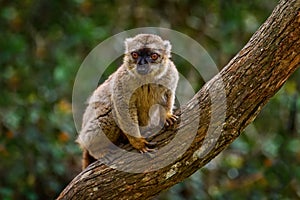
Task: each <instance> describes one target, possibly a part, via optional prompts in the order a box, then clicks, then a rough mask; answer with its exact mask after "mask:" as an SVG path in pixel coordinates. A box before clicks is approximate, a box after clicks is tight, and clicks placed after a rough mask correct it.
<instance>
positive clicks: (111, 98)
mask: <svg viewBox="0 0 300 200" xmlns="http://www.w3.org/2000/svg"><path fill="white" fill-rule="evenodd" d="M170 58H171V44H170V42H169V41H167V40H162V39H161V38H160V37H159V36H157V35H153V34H139V35H136V36H135V37H133V38H127V39H126V40H125V55H124V59H123V64H122V65H121V66H120V67H119V68H118V69H117V71H116V72H114V73H113V74H112V75H111V76H110V77H109V78H108V79H107V80H106V81H105V82H104V83H103V84H101V85H100V86H99V87H98V88H97V89H96V90H95V91H94V92H93V94H92V96H91V97H90V99H89V101H88V106H87V108H86V110H85V113H84V115H83V123H82V129H81V131H80V134H79V136H78V139H77V142H78V143H79V144H80V146H81V148H82V149H83V161H82V165H83V166H82V167H83V169H84V168H86V167H87V166H88V165H89V164H90V163H91V162H93V161H95V160H96V159H99V158H101V157H102V156H103V155H104V154H105V152H99V151H101V148H100V146H101V145H107V142H103V141H104V140H105V139H103V138H100V137H101V136H99V133H100V132H103V133H104V134H105V135H106V136H107V138H108V139H109V140H110V141H111V142H113V143H115V142H117V141H118V140H119V139H120V138H121V137H123V136H125V138H127V139H128V141H129V143H130V144H131V145H132V146H133V147H134V148H135V149H137V150H138V151H139V152H141V153H146V152H149V151H152V150H153V149H151V148H150V146H149V142H148V141H147V140H146V138H145V137H144V136H143V132H144V130H147V127H149V126H150V125H151V124H153V123H157V121H158V122H159V123H162V124H165V125H167V126H169V125H172V124H173V123H174V122H175V121H176V120H177V116H175V115H174V114H173V112H172V110H173V105H174V101H175V90H176V87H177V83H178V79H179V75H178V71H177V69H176V67H175V65H174V63H173V62H172V61H171V60H170ZM157 119H158V120H157ZM110 144H111V143H110Z"/></svg>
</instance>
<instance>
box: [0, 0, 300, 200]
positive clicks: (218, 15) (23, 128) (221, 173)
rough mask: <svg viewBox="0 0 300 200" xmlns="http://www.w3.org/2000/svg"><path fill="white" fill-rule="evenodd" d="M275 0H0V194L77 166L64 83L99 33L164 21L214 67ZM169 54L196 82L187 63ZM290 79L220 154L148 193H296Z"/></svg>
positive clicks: (41, 185)
mask: <svg viewBox="0 0 300 200" xmlns="http://www.w3.org/2000/svg"><path fill="white" fill-rule="evenodd" d="M276 2H277V1H275V0H272V1H260V0H254V1H251V2H249V1H236V0H226V1H225V0H219V1H208V0H201V1H198V2H194V1H191V0H185V1H175V0H167V1H133V0H124V1H121V0H118V1H105V0H99V1H92V0H67V1H58V0H54V1H46V0H38V1H32V0H26V1H1V2H0V19H1V20H0V49H1V51H0V66H1V67H0V86H1V90H0V94H1V98H0V163H1V165H0V199H4V200H10V199H32V200H34V199H53V198H55V197H56V196H57V195H58V194H59V193H60V191H61V190H62V189H63V188H64V187H65V186H66V184H67V183H68V182H69V181H70V180H71V179H72V178H73V177H74V176H75V175H76V174H77V173H79V171H80V149H79V148H78V146H77V145H76V144H75V142H74V140H75V138H76V135H77V134H76V130H75V127H74V122H73V119H72V111H71V95H72V87H73V82H74V78H75V75H76V72H77V70H78V68H79V66H80V65H81V62H82V61H83V60H84V58H85V56H86V55H87V54H88V53H89V51H91V50H92V49H93V48H94V47H95V46H96V45H97V44H99V43H100V42H101V41H103V40H104V39H105V38H108V37H109V36H111V35H113V34H115V33H118V32H120V31H123V30H126V29H130V28H135V27H142V26H161V27H169V28H172V29H175V30H178V31H180V32H183V33H186V34H188V35H190V36H191V37H193V38H194V39H196V40H197V41H199V42H200V43H201V44H202V45H203V46H204V47H205V48H206V50H207V51H208V52H209V53H210V54H211V56H212V57H213V58H214V60H215V62H216V63H217V65H218V66H219V67H220V68H221V67H222V66H224V65H225V64H226V63H227V62H228V61H229V60H230V59H231V57H232V56H233V55H235V54H236V53H237V52H238V51H239V49H240V48H242V47H243V46H244V45H245V43H246V42H247V40H248V39H249V38H250V36H251V35H252V34H253V32H254V31H255V30H256V29H257V28H258V27H259V26H260V25H261V23H262V22H263V21H264V20H265V19H266V18H267V17H268V16H269V14H270V12H271V10H272V9H273V8H274V6H275V4H276ZM174 61H175V62H176V63H177V64H178V66H179V70H180V72H181V73H182V74H184V75H186V76H187V78H189V77H190V78H191V79H193V82H192V83H193V84H195V85H193V87H194V88H195V89H198V88H200V87H201V84H199V83H202V82H203V81H202V80H201V77H199V75H195V73H194V71H193V69H191V66H190V65H189V64H188V63H187V62H186V61H184V60H182V59H180V58H178V57H176V56H174ZM115 63H120V61H119V60H117V61H116V62H115ZM115 67H116V66H114V67H113V68H109V69H108V70H107V71H106V73H105V75H107V76H108V75H109V74H110V73H111V72H112V71H113V70H114V69H115ZM299 76H300V75H299V72H298V73H296V74H295V75H294V76H293V77H292V78H291V79H290V80H289V81H288V82H287V84H286V85H285V86H284V88H283V89H282V90H281V91H280V92H279V93H278V94H277V95H276V96H275V97H274V98H273V99H272V101H271V102H270V103H269V104H268V105H267V106H266V107H265V108H264V110H263V112H262V113H261V114H260V116H259V117H258V118H257V119H256V121H255V122H254V123H253V124H252V125H251V126H250V127H249V128H248V129H247V130H246V131H245V133H244V134H242V135H241V137H240V138H239V139H238V140H236V141H235V142H234V143H233V144H232V145H231V146H230V148H229V149H228V150H227V151H225V152H223V153H222V155H220V156H219V157H218V158H217V159H215V160H214V161H213V162H211V163H210V164H209V165H208V166H206V167H205V168H204V169H203V170H201V171H199V172H197V173H196V174H195V175H194V176H192V177H191V178H190V179H188V180H186V181H184V182H183V183H180V184H178V185H176V186H174V187H173V188H171V189H170V190H169V191H167V192H165V193H163V194H161V195H160V196H159V197H158V199H229V198H230V199H244V198H247V199H263V198H268V199H269V198H271V199H281V198H285V199H289V198H291V199H294V198H299V193H300V183H299V180H300V168H299V167H298V166H299V164H300V159H299V155H300V138H299V134H300V133H299V130H298V129H297V128H298V126H299V124H300V123H299V111H298V110H299V107H300V98H299V90H300V86H299V84H300V82H299ZM100 81H103V80H100ZM196 83H198V84H196Z"/></svg>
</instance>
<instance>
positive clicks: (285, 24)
mask: <svg viewBox="0 0 300 200" xmlns="http://www.w3.org/2000/svg"><path fill="white" fill-rule="evenodd" d="M299 37H300V3H299V1H298V0H285V1H284V0H282V1H280V2H279V4H278V5H277V7H276V8H275V9H274V11H273V13H272V14H271V16H270V17H269V18H268V19H267V21H266V22H265V23H264V24H263V25H262V26H261V27H260V28H259V30H258V31H257V32H256V33H255V34H254V35H253V36H252V38H251V39H250V41H249V42H248V43H247V44H246V46H245V47H244V48H243V49H242V50H241V51H240V52H239V53H238V54H237V55H236V56H235V57H234V58H233V59H232V60H231V61H230V62H229V64H228V65H227V66H226V67H225V68H224V69H223V70H222V71H221V72H220V73H219V74H218V75H217V76H215V77H214V78H213V79H212V80H210V81H209V82H207V83H206V84H205V85H204V86H203V87H202V89H201V90H200V91H199V92H198V93H197V94H196V95H195V96H194V97H193V99H192V100H191V101H190V102H189V103H187V104H186V105H184V106H182V107H181V111H178V113H177V114H178V115H179V116H183V115H186V116H188V118H187V120H181V121H179V122H178V123H177V124H175V126H173V127H171V128H168V129H166V130H163V131H162V134H160V135H159V136H157V137H155V138H153V140H154V141H157V142H158V147H162V146H164V144H165V143H168V142H169V143H168V144H170V141H172V138H174V135H176V133H178V131H179V130H184V133H185V134H184V137H182V138H180V143H175V144H172V145H171V148H170V149H169V150H170V151H171V150H173V149H177V150H178V149H180V148H181V147H182V146H181V144H184V143H185V142H188V141H189V140H191V139H192V141H193V142H192V143H191V144H190V146H189V148H188V149H187V151H185V152H184V153H183V154H182V155H181V156H180V157H178V158H177V159H176V161H175V162H173V163H171V164H169V165H168V166H166V167H163V168H161V169H159V170H155V171H151V166H153V165H155V163H151V161H149V163H145V165H147V166H149V170H146V171H145V172H141V173H128V172H124V171H118V170H116V169H112V168H110V167H108V166H105V165H104V164H102V163H100V161H97V162H95V163H93V164H92V165H90V166H89V167H88V168H87V169H85V170H84V171H83V172H82V173H80V174H79V175H78V176H77V177H75V178H74V179H73V180H72V182H71V183H70V184H69V185H68V186H67V187H66V188H65V189H64V190H63V191H62V193H61V194H60V196H59V197H58V199H85V200H87V199H138V198H139V199H149V198H151V197H154V196H155V195H157V194H158V193H159V192H161V191H162V190H165V189H167V188H170V187H171V186H173V185H175V184H176V183H178V182H180V181H182V180H184V179H185V178H187V177H189V176H190V175H191V174H193V173H194V172H195V171H197V170H198V169H200V168H201V167H202V166H204V165H205V164H207V163H208V162H209V161H210V160H211V159H213V158H214V157H215V156H216V155H218V154H219V153H220V152H221V151H223V150H224V149H225V148H226V147H227V146H228V145H229V144H230V143H232V142H233V141H234V140H235V139H236V138H237V137H238V136H239V135H240V133H241V131H243V130H244V129H245V127H246V126H247V125H248V124H249V123H251V122H252V121H253V120H254V119H255V117H256V116H257V115H258V113H259V112H260V110H261V108H262V107H263V106H264V105H265V104H266V103H267V102H268V101H269V99H270V98H271V97H272V96H273V95H274V94H275V93H276V92H277V91H278V90H279V89H280V88H281V86H282V85H283V84H284V83H285V81H286V80H287V79H288V77H289V76H290V75H291V74H292V73H293V72H294V71H295V70H296V69H297V67H299V64H300V54H299V50H300V38H299ZM222 92H223V93H224V96H222V95H220V94H222ZM224 99H225V100H224ZM224 105H225V108H226V109H224ZM224 112H225V113H224ZM199 116H200V119H199ZM218 116H225V117H224V119H223V118H221V117H218ZM195 120H199V127H198V131H197V134H196V136H195V137H194V135H193V134H189V131H190V130H191V129H190V126H191V123H192V122H193V121H195ZM216 136H218V137H216ZM191 137H194V138H191ZM118 157H119V158H120V159H121V158H122V154H120V155H119V156H116V159H118ZM122 159H124V158H122ZM131 163H133V164H132V166H131V167H137V166H134V163H135V162H134V160H132V161H131Z"/></svg>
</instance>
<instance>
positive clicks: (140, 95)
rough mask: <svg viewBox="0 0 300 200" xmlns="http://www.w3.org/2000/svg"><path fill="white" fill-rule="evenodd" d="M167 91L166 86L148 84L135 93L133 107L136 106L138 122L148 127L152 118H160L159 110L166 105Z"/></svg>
mask: <svg viewBox="0 0 300 200" xmlns="http://www.w3.org/2000/svg"><path fill="white" fill-rule="evenodd" d="M166 91H167V89H166V88H165V87H164V86H161V85H158V84H146V85H143V86H141V87H140V88H138V89H137V90H136V91H135V94H134V96H135V97H136V98H135V99H134V102H132V103H133V106H136V109H137V115H138V122H139V125H141V126H146V125H148V123H149V122H150V118H152V117H159V116H157V115H160V111H159V108H162V106H164V105H165V104H166V96H165V94H166Z"/></svg>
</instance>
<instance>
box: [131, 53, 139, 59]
mask: <svg viewBox="0 0 300 200" xmlns="http://www.w3.org/2000/svg"><path fill="white" fill-rule="evenodd" d="M131 56H132V58H133V59H137V58H138V57H139V54H138V53H137V52H132V53H131Z"/></svg>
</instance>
